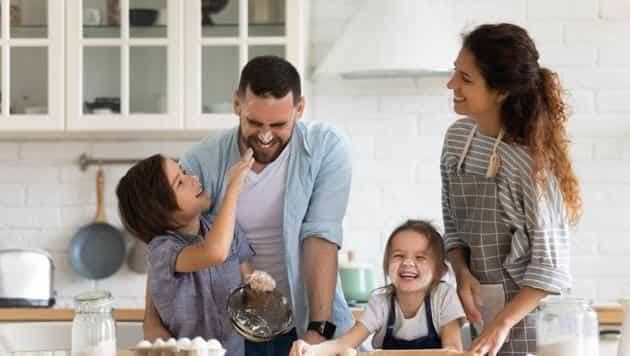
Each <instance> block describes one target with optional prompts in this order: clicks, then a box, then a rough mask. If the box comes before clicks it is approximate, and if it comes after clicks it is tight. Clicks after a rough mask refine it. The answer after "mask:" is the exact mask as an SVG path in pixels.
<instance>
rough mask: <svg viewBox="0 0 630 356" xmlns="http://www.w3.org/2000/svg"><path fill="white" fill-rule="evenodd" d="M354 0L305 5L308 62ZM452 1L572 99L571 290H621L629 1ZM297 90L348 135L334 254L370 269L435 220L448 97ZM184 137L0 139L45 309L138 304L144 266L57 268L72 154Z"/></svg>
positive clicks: (80, 175) (8, 195)
mask: <svg viewBox="0 0 630 356" xmlns="http://www.w3.org/2000/svg"><path fill="white" fill-rule="evenodd" d="M363 3H364V0H344V1H327V0H312V1H311V10H312V11H311V19H310V23H311V36H312V37H311V39H310V65H311V67H315V66H316V65H317V64H318V63H319V62H320V61H321V59H322V58H323V57H324V56H325V55H326V53H327V52H328V50H329V49H330V47H331V45H332V43H333V41H334V39H335V36H336V35H337V34H338V33H340V32H342V31H343V28H344V27H345V25H346V24H347V23H348V21H350V19H351V18H352V16H353V15H354V14H355V13H356V12H357V11H358V10H359V8H360V7H361V5H362V4H363ZM453 4H454V5H453V11H452V16H453V17H454V18H455V19H456V20H457V21H460V23H462V24H465V25H466V28H471V27H472V26H474V25H475V24H479V23H482V22H497V21H512V22H516V23H518V24H520V25H522V26H525V27H526V28H527V29H528V30H529V31H530V33H531V34H532V36H533V37H534V39H535V40H536V43H537V45H538V47H539V50H540V54H541V62H542V63H543V64H544V65H548V66H549V67H551V68H552V69H554V70H556V71H557V72H558V73H559V74H560V76H561V80H562V82H563V84H564V86H565V88H566V89H567V94H568V97H567V100H568V102H569V103H570V104H571V107H572V110H571V112H572V116H571V120H570V133H571V138H572V140H573V143H572V147H571V153H572V157H573V162H574V165H575V168H576V171H577V173H578V176H579V177H580V182H581V185H582V189H583V192H584V207H585V209H584V218H583V220H582V222H581V223H580V225H579V226H578V227H577V229H576V231H575V234H574V235H573V237H572V239H573V241H572V255H573V260H572V269H573V273H574V277H575V288H574V289H573V292H574V293H575V294H577V295H580V296H584V297H589V298H594V299H596V300H598V301H608V300H614V299H617V298H619V297H621V296H630V287H628V286H630V262H628V259H627V257H626V256H627V255H628V254H630V238H629V236H630V219H628V217H627V215H628V211H629V210H628V204H627V202H628V201H630V60H629V59H628V58H630V50H629V49H628V48H630V46H628V45H630V41H629V40H628V33H630V3H629V2H628V1H627V0H599V1H598V0H576V1H569V0H562V1H551V2H550V1H542V0H515V1H513V2H510V4H506V2H505V1H480V0H477V1H473V2H471V1H469V0H453ZM410 45H418V46H423V45H424V44H423V42H422V41H418V43H417V44H410ZM430 51H431V48H430V47H428V48H427V53H428V54H429V53H430ZM312 69H313V68H309V70H308V71H307V72H308V73H310V72H311V70H312ZM309 86H310V97H309V98H307V99H308V101H307V111H308V117H309V118H311V119H315V120H320V121H327V122H331V123H334V124H335V125H337V126H338V127H340V128H341V129H342V130H344V131H345V132H346V133H347V134H348V136H349V137H350V139H351V141H352V143H353V147H352V154H353V161H354V176H353V188H352V192H351V197H350V204H349V208H348V214H347V217H346V220H345V237H346V238H345V246H344V250H349V249H352V250H355V251H357V255H358V258H359V259H361V260H362V261H363V262H367V263H371V264H372V265H374V267H375V268H377V269H378V268H379V266H380V263H381V258H382V251H383V247H384V243H385V240H386V238H387V237H388V235H389V233H390V231H391V230H392V229H393V228H394V227H395V226H396V225H397V224H399V223H400V222H402V221H403V220H404V219H406V218H410V217H414V218H425V219H430V220H433V221H434V222H436V223H437V224H441V220H442V219H441V212H440V211H441V210H440V180H439V155H440V149H441V144H442V137H443V134H444V132H445V130H446V128H447V127H448V125H449V124H450V123H451V122H452V121H453V120H454V119H455V118H456V115H454V114H453V113H452V110H451V106H450V93H449V91H448V90H446V89H445V80H444V79H440V78H419V79H408V78H403V79H380V80H375V79H371V80H351V81H342V80H334V79H325V80H319V81H315V82H311V83H309ZM190 144H192V142H191V141H157V140H152V141H126V142H117V141H109V142H102V141H99V142H94V143H90V142H74V141H62V142H59V141H51V142H41V141H39V142H29V141H20V142H0V172H2V174H0V248H11V247H35V248H42V249H45V250H48V251H49V252H50V253H51V254H52V256H53V258H54V260H55V263H56V274H55V278H56V279H55V282H56V289H57V291H58V293H59V303H58V306H71V298H72V296H73V295H75V294H76V293H78V292H80V291H82V290H85V289H89V288H96V287H98V288H105V289H108V290H110V291H112V292H113V294H114V296H115V297H116V305H117V306H119V307H142V306H143V305H144V288H145V278H146V277H145V275H141V274H137V273H135V272H132V271H131V270H129V268H128V267H127V266H126V265H125V266H123V268H122V269H121V270H120V271H119V272H118V273H116V274H115V275H114V276H112V277H111V278H108V279H105V280H101V281H90V280H86V279H83V278H81V277H80V276H78V275H77V274H75V273H74V272H73V271H72V270H71V268H70V266H69V265H68V262H67V259H68V256H67V246H68V244H69V242H70V239H71V237H72V234H73V233H74V232H75V231H76V230H77V229H78V228H79V227H80V226H81V225H83V224H86V223H88V222H90V221H91V219H93V217H94V210H95V207H94V204H95V201H96V199H95V192H94V173H95V170H94V168H93V167H91V168H90V169H89V170H88V171H86V172H81V171H80V170H79V168H78V166H77V164H76V160H77V158H78V155H79V154H80V153H82V152H87V153H89V154H92V155H95V156H103V157H105V156H107V157H113V158H127V157H142V156H148V155H150V154H152V153H155V152H163V153H167V154H169V155H172V156H178V155H180V154H181V153H182V152H183V151H184V150H185V149H186V148H187V147H188V146H189V145H190ZM126 169H127V167H125V166H122V167H114V166H108V167H105V173H106V203H107V214H108V217H109V219H110V221H111V222H112V223H114V224H117V225H120V222H119V218H118V215H117V212H116V200H115V197H114V188H115V185H116V183H117V181H118V179H119V178H120V177H121V176H122V174H124V172H125V171H126ZM128 240H129V241H131V238H129V237H128ZM379 270H380V269H379ZM380 274H381V273H378V275H380ZM624 286H625V287H624Z"/></svg>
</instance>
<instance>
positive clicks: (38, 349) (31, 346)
mask: <svg viewBox="0 0 630 356" xmlns="http://www.w3.org/2000/svg"><path fill="white" fill-rule="evenodd" d="M142 339H143V334H142V323H141V322H116V346H117V348H118V349H128V348H130V347H133V346H135V345H136V344H137V343H138V341H140V340H142ZM71 347H72V322H68V321H61V322H57V321H49V322H4V323H0V355H11V356H22V355H25V356H26V355H29V356H35V355H36V356H40V355H41V356H53V355H54V356H70V349H71Z"/></svg>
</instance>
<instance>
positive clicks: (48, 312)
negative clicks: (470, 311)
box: [0, 304, 623, 325]
mask: <svg viewBox="0 0 630 356" xmlns="http://www.w3.org/2000/svg"><path fill="white" fill-rule="evenodd" d="M594 308H595V311H596V312H597V315H598V318H599V323H600V324H604V325H610V324H612V325H615V324H621V322H622V321H623V310H622V309H621V306H619V305H615V304H606V305H599V306H595V307H594ZM352 313H353V314H354V317H355V319H356V318H358V317H359V315H360V314H361V309H360V308H352ZM73 317H74V309H49V308H0V322H1V321H71V320H72V318H73ZM114 318H115V319H116V320H118V321H142V320H143V318H144V309H114Z"/></svg>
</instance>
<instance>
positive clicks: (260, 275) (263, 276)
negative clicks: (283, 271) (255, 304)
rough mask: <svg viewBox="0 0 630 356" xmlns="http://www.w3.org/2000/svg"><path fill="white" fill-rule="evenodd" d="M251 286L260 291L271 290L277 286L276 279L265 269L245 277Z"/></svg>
mask: <svg viewBox="0 0 630 356" xmlns="http://www.w3.org/2000/svg"><path fill="white" fill-rule="evenodd" d="M245 282H246V283H248V284H249V286H250V288H251V289H253V290H255V291H258V292H271V291H272V290H274V288H276V281H275V280H274V279H273V277H271V276H270V275H269V273H267V272H265V271H254V272H252V274H250V275H248V276H247V277H245Z"/></svg>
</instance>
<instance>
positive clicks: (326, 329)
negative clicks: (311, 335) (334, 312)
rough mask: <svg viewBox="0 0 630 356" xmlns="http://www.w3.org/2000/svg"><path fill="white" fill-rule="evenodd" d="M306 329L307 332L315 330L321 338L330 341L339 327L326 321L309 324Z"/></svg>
mask: <svg viewBox="0 0 630 356" xmlns="http://www.w3.org/2000/svg"><path fill="white" fill-rule="evenodd" d="M306 329H307V330H315V331H317V332H318V333H319V334H320V335H321V336H323V337H325V338H326V339H328V340H330V339H332V338H333V336H334V335H335V330H336V329H337V326H336V325H335V324H333V323H331V322H330V321H326V320H324V321H311V322H310V323H308V327H307V328H306Z"/></svg>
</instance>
